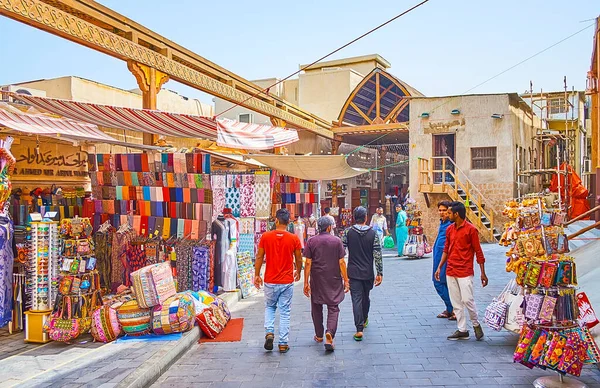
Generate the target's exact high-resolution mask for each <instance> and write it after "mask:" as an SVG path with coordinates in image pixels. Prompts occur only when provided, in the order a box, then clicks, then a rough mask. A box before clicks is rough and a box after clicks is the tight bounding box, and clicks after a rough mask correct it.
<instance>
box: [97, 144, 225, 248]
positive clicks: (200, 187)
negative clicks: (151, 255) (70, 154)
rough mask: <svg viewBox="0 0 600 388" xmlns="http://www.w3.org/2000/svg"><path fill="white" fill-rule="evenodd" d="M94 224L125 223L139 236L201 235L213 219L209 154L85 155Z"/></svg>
mask: <svg viewBox="0 0 600 388" xmlns="http://www.w3.org/2000/svg"><path fill="white" fill-rule="evenodd" d="M89 166H90V168H89V169H90V178H91V181H92V188H93V194H94V197H95V198H96V200H95V202H94V211H95V215H94V226H95V227H96V229H97V227H98V226H99V225H100V224H101V223H103V222H105V221H107V220H109V221H110V222H111V224H112V225H113V226H114V227H119V226H120V225H121V224H123V223H125V222H128V221H130V220H129V218H128V217H126V216H127V215H131V216H132V219H131V223H132V227H133V229H134V230H135V231H136V232H137V234H138V235H141V236H152V235H160V236H163V237H164V238H165V239H167V238H169V237H171V236H178V237H180V238H184V237H190V238H192V239H201V238H204V236H206V232H207V228H208V223H209V222H210V221H211V219H212V203H213V192H212V189H211V183H210V155H206V154H201V153H187V154H184V153H173V154H167V153H164V154H161V153H154V154H147V153H145V154H126V155H122V154H116V155H100V154H98V155H93V154H91V155H90V156H89Z"/></svg>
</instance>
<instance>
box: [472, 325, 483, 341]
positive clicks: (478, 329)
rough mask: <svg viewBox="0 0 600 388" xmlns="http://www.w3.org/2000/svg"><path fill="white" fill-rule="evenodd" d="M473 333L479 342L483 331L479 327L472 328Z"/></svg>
mask: <svg viewBox="0 0 600 388" xmlns="http://www.w3.org/2000/svg"><path fill="white" fill-rule="evenodd" d="M473 331H475V339H477V341H481V340H482V339H483V329H482V328H481V325H477V326H473Z"/></svg>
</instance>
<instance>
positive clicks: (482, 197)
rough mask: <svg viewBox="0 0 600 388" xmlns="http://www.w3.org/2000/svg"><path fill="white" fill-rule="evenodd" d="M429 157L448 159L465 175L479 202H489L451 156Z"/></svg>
mask: <svg viewBox="0 0 600 388" xmlns="http://www.w3.org/2000/svg"><path fill="white" fill-rule="evenodd" d="M431 159H448V160H449V161H450V163H452V165H453V166H454V167H456V169H457V170H458V171H459V172H460V173H461V174H462V175H463V176H464V177H465V179H464V180H466V181H467V182H469V184H470V185H471V187H473V189H475V192H476V194H477V195H479V196H480V197H481V202H483V203H486V204H490V200H489V199H488V198H486V197H485V195H483V194H482V193H481V191H479V188H478V187H477V186H476V185H475V184H474V183H473V181H471V180H470V179H469V177H468V176H467V174H465V172H464V171H463V170H461V168H460V167H458V165H457V164H456V162H455V161H454V160H452V158H451V157H449V156H434V157H432V158H431ZM490 206H491V205H490ZM492 210H493V209H492ZM493 211H495V210H493ZM496 213H497V212H496Z"/></svg>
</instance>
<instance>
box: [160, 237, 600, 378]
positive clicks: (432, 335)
mask: <svg viewBox="0 0 600 388" xmlns="http://www.w3.org/2000/svg"><path fill="white" fill-rule="evenodd" d="M484 251H485V252H486V257H487V260H488V262H487V274H488V277H489V278H490V285H489V286H488V287H486V288H485V289H482V288H481V285H480V283H479V284H478V285H476V290H475V292H476V301H477V303H478V309H479V311H480V312H481V316H482V317H483V311H484V310H485V307H486V306H487V304H488V303H489V301H491V300H492V298H493V297H494V296H496V295H497V294H498V293H499V292H501V290H502V289H503V287H504V286H505V285H506V283H507V282H508V280H509V279H510V277H511V275H510V274H507V273H506V272H505V270H504V262H505V260H504V252H505V250H504V248H502V247H499V246H497V245H485V246H484ZM431 266H432V262H431V259H430V258H425V259H421V260H406V259H398V258H397V257H395V255H394V254H392V251H387V252H386V254H385V257H384V281H383V285H382V286H381V287H379V288H377V289H375V290H374V291H373V293H372V305H371V313H370V317H369V327H368V329H366V330H365V338H364V340H363V341H362V342H360V343H357V342H355V341H354V340H353V339H352V335H353V334H354V325H353V320H352V308H351V303H350V296H349V295H347V297H346V299H345V301H344V302H343V304H342V306H341V313H340V324H339V327H338V333H337V339H336V350H335V352H334V353H331V354H327V353H325V351H324V349H323V346H322V345H321V344H316V343H314V342H313V341H312V337H313V335H314V332H313V328H312V323H311V319H310V306H309V301H308V300H307V298H305V297H304V295H303V294H302V288H301V283H298V284H297V286H296V288H295V290H294V302H293V306H292V325H291V333H290V343H289V344H290V347H291V350H290V352H289V353H287V354H279V353H278V352H272V353H267V352H265V351H264V350H263V349H262V344H263V339H264V329H263V298H262V297H261V296H260V295H259V296H256V297H253V298H251V299H248V300H243V301H241V302H239V303H238V306H237V308H236V310H237V311H236V312H234V316H238V317H240V316H241V317H244V318H245V327H244V332H243V338H242V341H241V342H237V343H216V344H202V345H194V346H193V347H192V348H191V349H190V350H189V351H188V352H187V353H186V354H185V355H184V356H183V357H182V358H181V359H180V360H179V361H178V362H177V363H175V364H174V365H173V366H172V367H171V368H170V369H169V370H168V371H167V372H166V373H165V374H163V375H162V376H161V378H160V379H159V380H158V381H157V382H156V383H155V385H154V386H155V387H322V386H324V387H326V386H336V387H343V386H347V387H359V386H362V387H377V386H380V387H395V386H438V387H439V386H444V387H465V386H467V387H468V386H472V387H486V386H494V387H500V386H501V387H531V386H532V382H533V381H534V380H535V379H536V378H537V377H540V376H543V375H547V374H551V373H550V372H545V371H542V370H540V369H534V370H529V369H527V368H525V367H523V366H521V365H518V364H513V363H512V353H513V351H514V347H515V344H516V341H517V336H516V335H515V334H512V333H509V332H507V331H501V332H493V331H491V330H490V329H487V328H486V327H485V325H484V330H485V334H486V337H485V339H484V340H483V341H481V342H477V341H475V339H474V334H473V332H472V331H471V340H469V341H459V342H451V341H447V340H446V336H447V335H449V334H451V333H452V332H453V331H454V330H456V325H455V323H454V322H449V321H447V320H441V319H437V318H436V315H437V314H438V313H440V312H441V311H442V310H443V304H442V302H441V300H440V299H439V297H438V296H437V294H436V293H435V290H434V288H433V284H432V282H431ZM478 278H479V275H478V270H476V279H478ZM476 283H477V282H476ZM581 380H582V381H584V382H585V383H586V384H587V385H588V386H589V387H600V372H599V371H598V370H597V369H596V368H595V367H586V368H585V370H584V373H583V376H582V377H581Z"/></svg>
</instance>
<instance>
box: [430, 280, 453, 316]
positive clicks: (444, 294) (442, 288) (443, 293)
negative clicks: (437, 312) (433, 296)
mask: <svg viewBox="0 0 600 388" xmlns="http://www.w3.org/2000/svg"><path fill="white" fill-rule="evenodd" d="M433 286H434V287H435V290H436V291H437V293H438V295H439V296H440V298H442V300H443V301H444V304H445V305H446V311H448V312H449V313H450V314H452V311H453V310H454V309H453V308H452V302H450V293H449V292H448V284H447V283H446V282H438V281H437V280H434V281H433Z"/></svg>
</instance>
